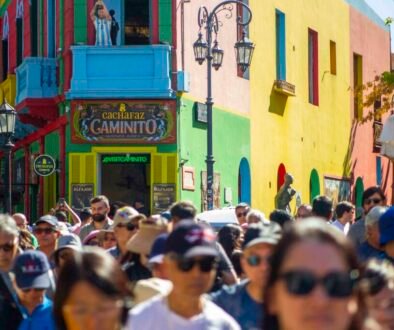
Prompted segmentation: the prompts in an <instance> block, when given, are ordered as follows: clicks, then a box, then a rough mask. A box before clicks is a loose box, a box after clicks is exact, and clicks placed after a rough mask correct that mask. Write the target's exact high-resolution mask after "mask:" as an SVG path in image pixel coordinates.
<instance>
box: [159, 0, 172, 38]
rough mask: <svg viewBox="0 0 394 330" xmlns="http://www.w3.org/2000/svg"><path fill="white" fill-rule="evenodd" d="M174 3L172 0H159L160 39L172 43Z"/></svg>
mask: <svg viewBox="0 0 394 330" xmlns="http://www.w3.org/2000/svg"><path fill="white" fill-rule="evenodd" d="M171 16H172V4H171V0H160V1H159V40H160V41H161V42H168V43H169V44H171V43H172V19H171Z"/></svg>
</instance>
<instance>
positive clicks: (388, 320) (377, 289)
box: [361, 259, 394, 329]
mask: <svg viewBox="0 0 394 330" xmlns="http://www.w3.org/2000/svg"><path fill="white" fill-rule="evenodd" d="M361 285H362V288H363V289H365V291H366V294H367V299H366V305H367V310H368V321H369V322H370V323H372V324H374V325H379V327H377V329H393V328H394V318H393V317H392V315H393V314H394V267H393V265H392V263H391V262H389V261H387V260H384V261H382V260H374V259H372V260H370V261H369V262H368V264H367V265H366V268H365V271H364V273H363V276H362V281H361Z"/></svg>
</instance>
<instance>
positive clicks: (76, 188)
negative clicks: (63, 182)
mask: <svg viewBox="0 0 394 330" xmlns="http://www.w3.org/2000/svg"><path fill="white" fill-rule="evenodd" d="M93 194H94V184H93V183H74V184H71V207H72V208H73V209H74V210H82V209H83V208H84V207H89V206H90V200H91V199H92V198H93Z"/></svg>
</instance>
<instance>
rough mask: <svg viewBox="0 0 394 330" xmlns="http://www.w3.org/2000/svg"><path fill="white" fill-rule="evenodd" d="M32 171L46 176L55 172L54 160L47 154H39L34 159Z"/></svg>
mask: <svg viewBox="0 0 394 330" xmlns="http://www.w3.org/2000/svg"><path fill="white" fill-rule="evenodd" d="M33 169H34V172H36V174H37V175H39V176H48V175H51V174H52V173H53V172H55V169H56V163H55V160H54V159H53V158H52V157H51V156H49V155H39V156H37V157H36V158H35V159H34V164H33Z"/></svg>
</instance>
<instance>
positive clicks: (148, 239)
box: [127, 214, 168, 256]
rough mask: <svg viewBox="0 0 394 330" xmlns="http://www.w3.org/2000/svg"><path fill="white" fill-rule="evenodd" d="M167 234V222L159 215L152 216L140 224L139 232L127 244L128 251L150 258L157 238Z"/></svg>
mask: <svg viewBox="0 0 394 330" xmlns="http://www.w3.org/2000/svg"><path fill="white" fill-rule="evenodd" d="M167 232H168V223H167V220H166V219H164V218H162V217H160V215H159V214H156V215H151V216H150V217H149V218H148V219H145V220H141V221H140V222H139V230H138V232H137V233H136V234H135V235H134V236H133V237H132V238H130V240H129V241H128V242H127V250H128V251H130V252H132V253H137V254H140V255H142V256H149V254H150V253H151V249H152V245H153V243H154V241H155V239H156V237H157V236H159V235H160V234H164V233H167Z"/></svg>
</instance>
